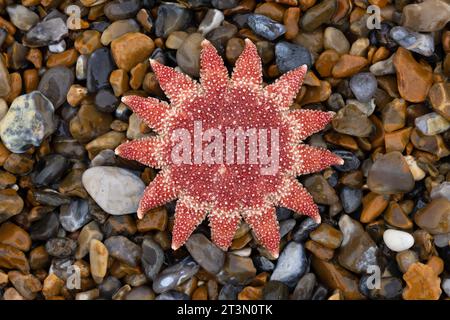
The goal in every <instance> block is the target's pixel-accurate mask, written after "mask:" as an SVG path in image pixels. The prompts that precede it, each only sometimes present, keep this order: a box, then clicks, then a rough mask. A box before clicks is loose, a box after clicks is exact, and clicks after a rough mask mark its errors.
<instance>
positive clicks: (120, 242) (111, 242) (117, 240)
mask: <svg viewBox="0 0 450 320" xmlns="http://www.w3.org/2000/svg"><path fill="white" fill-rule="evenodd" d="M104 244H105V246H106V248H107V249H108V252H109V255H110V256H111V257H113V258H115V259H117V260H119V261H121V262H123V263H125V264H127V265H129V266H131V267H136V266H138V264H139V261H140V258H141V253H142V250H141V248H140V247H139V246H138V245H137V244H135V243H134V242H131V241H130V240H129V239H127V238H125V237H124V236H112V237H109V238H108V239H106V240H105V241H104Z"/></svg>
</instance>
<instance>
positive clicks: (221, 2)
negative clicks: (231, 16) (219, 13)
mask: <svg viewBox="0 0 450 320" xmlns="http://www.w3.org/2000/svg"><path fill="white" fill-rule="evenodd" d="M211 4H212V6H213V7H214V8H217V9H220V10H223V9H231V8H234V7H236V6H237V5H238V4H239V0H211Z"/></svg>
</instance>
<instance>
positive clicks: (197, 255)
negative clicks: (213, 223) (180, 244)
mask: <svg viewBox="0 0 450 320" xmlns="http://www.w3.org/2000/svg"><path fill="white" fill-rule="evenodd" d="M186 248H187V250H188V251H189V253H190V254H191V256H192V257H193V258H194V260H195V261H196V262H197V263H198V264H199V265H200V266H201V267H202V268H203V269H205V270H206V271H208V272H210V273H212V274H216V273H218V272H219V271H220V269H222V267H223V264H224V262H225V253H224V252H223V251H222V250H221V249H220V248H218V247H217V246H216V245H215V244H213V243H212V242H211V241H209V240H208V238H206V237H205V236H204V235H203V234H201V233H196V234H193V235H191V236H190V237H189V240H188V241H187V242H186Z"/></svg>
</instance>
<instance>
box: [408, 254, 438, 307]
mask: <svg viewBox="0 0 450 320" xmlns="http://www.w3.org/2000/svg"><path fill="white" fill-rule="evenodd" d="M403 279H404V280H405V281H406V288H405V290H404V291H403V299H404V300H438V299H439V297H440V295H441V293H442V290H441V288H440V283H441V279H440V278H439V277H438V275H437V274H436V273H435V272H434V270H433V269H432V268H431V267H430V266H428V265H425V264H423V263H420V262H416V263H413V264H412V265H411V266H410V267H409V269H408V271H407V272H406V273H405V274H404V275H403Z"/></svg>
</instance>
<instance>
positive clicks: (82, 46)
mask: <svg viewBox="0 0 450 320" xmlns="http://www.w3.org/2000/svg"><path fill="white" fill-rule="evenodd" d="M100 36H101V34H100V32H98V31H96V30H86V31H83V32H82V33H81V34H80V35H79V36H78V37H77V38H76V39H75V43H74V46H75V49H77V51H78V52H79V53H80V54H91V53H92V52H94V51H95V50H97V49H99V48H101V47H102V43H101V42H100Z"/></svg>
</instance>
